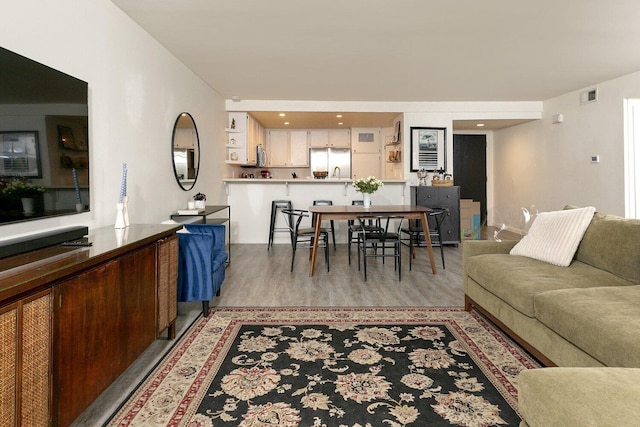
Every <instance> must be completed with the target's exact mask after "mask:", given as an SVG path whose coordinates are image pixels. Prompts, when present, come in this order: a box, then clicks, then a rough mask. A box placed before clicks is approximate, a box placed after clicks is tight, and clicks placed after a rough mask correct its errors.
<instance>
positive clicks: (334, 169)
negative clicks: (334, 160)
mask: <svg viewBox="0 0 640 427" xmlns="http://www.w3.org/2000/svg"><path fill="white" fill-rule="evenodd" d="M336 172H338V176H337V178H338V179H340V166H336V167H335V168H333V175H331V176H332V177H333V178H336Z"/></svg>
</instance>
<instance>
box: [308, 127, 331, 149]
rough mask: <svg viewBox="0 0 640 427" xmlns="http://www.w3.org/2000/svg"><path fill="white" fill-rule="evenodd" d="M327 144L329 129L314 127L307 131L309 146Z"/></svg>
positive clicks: (326, 145) (314, 146)
mask: <svg viewBox="0 0 640 427" xmlns="http://www.w3.org/2000/svg"><path fill="white" fill-rule="evenodd" d="M328 146H329V130H328V129H314V130H310V131H309V147H310V148H327V147H328Z"/></svg>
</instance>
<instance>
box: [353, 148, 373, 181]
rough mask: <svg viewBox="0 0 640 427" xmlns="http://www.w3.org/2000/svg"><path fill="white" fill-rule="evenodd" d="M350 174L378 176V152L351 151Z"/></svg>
mask: <svg viewBox="0 0 640 427" xmlns="http://www.w3.org/2000/svg"><path fill="white" fill-rule="evenodd" d="M351 176H352V178H353V179H356V178H366V177H368V176H375V177H378V178H380V153H351Z"/></svg>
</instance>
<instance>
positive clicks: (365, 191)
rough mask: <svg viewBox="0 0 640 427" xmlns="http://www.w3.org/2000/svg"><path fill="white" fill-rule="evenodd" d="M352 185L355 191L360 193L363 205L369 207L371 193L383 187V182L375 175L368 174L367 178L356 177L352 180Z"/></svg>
mask: <svg viewBox="0 0 640 427" xmlns="http://www.w3.org/2000/svg"><path fill="white" fill-rule="evenodd" d="M353 187H354V188H355V189H356V191H358V192H360V193H362V197H363V199H364V207H365V208H368V207H371V194H373V193H375V192H376V191H377V190H378V189H380V188H382V187H384V183H383V182H382V181H380V180H379V179H378V178H376V177H375V176H369V177H367V178H358V179H356V180H354V181H353Z"/></svg>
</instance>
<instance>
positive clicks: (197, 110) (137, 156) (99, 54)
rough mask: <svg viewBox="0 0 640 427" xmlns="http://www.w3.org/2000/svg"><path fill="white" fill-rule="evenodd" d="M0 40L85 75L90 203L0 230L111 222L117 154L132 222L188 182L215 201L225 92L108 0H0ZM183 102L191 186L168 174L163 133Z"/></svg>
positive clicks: (148, 219)
mask: <svg viewBox="0 0 640 427" xmlns="http://www.w3.org/2000/svg"><path fill="white" fill-rule="evenodd" d="M2 16H3V19H2V21H3V22H2V25H0V43H1V45H2V47H4V48H6V49H9V50H11V51H14V52H16V53H18V54H21V55H23V56H26V57H28V58H30V59H33V60H35V61H38V62H41V63H43V64H45V65H48V66H50V67H53V68H55V69H57V70H60V71H62V72H65V73H67V74H70V75H72V76H74V77H77V78H79V79H82V80H84V81H86V82H88V83H89V128H90V129H89V140H90V147H89V150H90V152H89V155H90V162H91V170H90V173H91V176H90V181H91V182H90V185H91V212H89V213H84V214H79V215H72V216H66V217H60V218H56V219H47V220H38V221H29V222H26V223H21V224H14V225H5V226H1V227H0V239H2V238H7V237H14V236H16V235H20V234H27V233H31V232H36V231H40V230H45V229H51V228H56V227H60V226H68V225H87V226H89V227H90V228H92V227H99V226H107V225H111V224H113V223H114V220H115V204H116V202H117V201H118V196H119V192H120V180H121V174H122V162H127V166H128V171H129V172H128V177H127V182H128V195H129V200H130V202H129V215H130V218H131V221H132V223H157V222H160V221H162V220H166V219H169V215H170V214H171V213H172V212H174V211H175V210H176V209H177V208H179V207H184V206H186V202H187V200H188V199H189V198H190V197H191V196H192V195H193V194H195V193H196V192H198V191H201V192H203V193H205V194H206V195H207V202H208V203H211V204H216V203H222V202H224V201H225V196H224V194H223V192H222V181H221V180H222V175H223V170H224V167H223V166H224V145H223V144H222V143H221V141H224V128H225V123H226V113H225V111H224V100H223V99H222V97H221V96H220V95H219V94H218V93H217V92H215V91H214V90H213V89H211V87H209V86H208V85H206V84H205V83H204V82H203V81H202V80H200V79H199V78H198V77H197V76H195V75H194V74H193V73H192V72H191V71H190V70H188V69H187V68H186V67H185V66H184V65H183V64H182V63H180V62H179V61H178V60H177V59H176V58H174V57H173V56H172V55H171V54H170V53H169V52H168V51H167V50H166V49H165V48H164V47H162V46H161V45H160V44H158V43H157V42H156V41H155V40H154V39H152V38H151V36H149V35H148V34H147V33H145V32H144V31H143V30H142V29H141V28H140V27H139V26H138V25H137V24H135V23H134V22H133V21H131V20H130V19H129V18H128V17H127V16H126V15H125V14H124V13H123V12H122V11H121V10H120V9H118V8H117V7H116V6H115V5H114V4H113V3H111V2H110V1H108V0H90V1H89V0H56V1H42V0H21V1H16V2H4V4H3V5H2ZM183 111H188V112H190V113H191V115H192V116H193V118H194V120H195V122H196V125H197V127H198V132H199V135H200V146H201V169H200V175H199V177H198V182H197V183H196V185H195V187H194V189H193V190H192V191H189V192H188V193H187V192H184V191H183V190H182V189H180V187H178V184H177V182H176V180H175V178H174V175H173V168H172V163H171V161H172V160H171V159H172V158H171V150H170V147H171V133H172V130H173V123H174V121H175V119H176V118H177V116H178V114H179V113H180V112H183Z"/></svg>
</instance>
